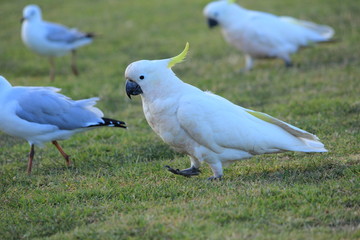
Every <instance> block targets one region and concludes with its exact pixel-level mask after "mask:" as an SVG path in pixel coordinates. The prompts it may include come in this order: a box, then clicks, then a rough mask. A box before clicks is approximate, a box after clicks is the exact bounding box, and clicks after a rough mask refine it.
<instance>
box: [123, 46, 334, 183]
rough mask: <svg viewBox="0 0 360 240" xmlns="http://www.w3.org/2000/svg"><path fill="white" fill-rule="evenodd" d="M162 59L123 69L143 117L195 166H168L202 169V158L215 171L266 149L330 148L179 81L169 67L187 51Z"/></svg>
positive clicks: (193, 171) (219, 173)
mask: <svg viewBox="0 0 360 240" xmlns="http://www.w3.org/2000/svg"><path fill="white" fill-rule="evenodd" d="M188 48H189V45H188V44H187V45H186V47H185V49H184V51H183V52H182V53H181V54H179V55H178V56H176V57H173V58H170V59H163V60H152V61H151V60H141V61H137V62H133V63H131V64H130V65H129V66H128V67H127V68H126V71H125V78H126V93H127V95H128V96H129V97H131V95H139V94H140V95H141V99H142V105H143V110H144V114H145V118H146V120H147V121H148V123H149V125H150V126H151V128H152V129H153V130H154V131H155V132H156V133H157V134H158V135H159V136H160V137H161V138H162V140H163V141H164V142H165V143H167V144H169V145H170V146H171V147H173V148H174V149H175V150H176V151H179V152H182V153H186V154H187V155H189V156H190V160H191V167H190V168H188V169H184V170H181V171H180V170H175V169H173V168H171V167H168V170H170V171H171V172H173V173H175V174H179V175H183V176H193V175H198V174H199V173H200V171H199V168H200V164H201V163H202V162H206V163H208V164H209V165H210V167H211V169H212V171H213V173H214V175H213V176H212V177H210V178H209V179H219V178H221V177H222V176H223V166H226V165H228V164H230V163H232V162H234V161H237V160H240V159H244V158H250V157H252V156H254V155H259V154H265V153H279V152H285V151H298V152H326V151H327V150H326V149H325V148H324V145H323V144H322V143H321V142H320V141H319V139H318V138H317V137H316V136H315V135H313V134H311V133H308V132H306V131H304V130H301V129H299V128H297V127H294V126H292V125H290V124H288V123H285V122H283V121H281V120H278V119H276V118H273V117H271V116H269V115H267V114H265V113H261V112H256V111H253V110H250V109H246V108H243V107H240V106H237V105H235V104H233V103H231V102H230V101H228V100H226V99H225V98H222V97H220V96H218V95H215V94H213V93H210V92H204V91H202V90H200V89H198V88H196V87H194V86H192V85H189V84H187V83H184V82H183V81H181V80H180V79H179V78H178V77H177V76H176V75H175V74H174V72H173V71H172V70H171V67H173V66H174V65H175V64H176V63H178V62H181V61H182V60H183V59H184V58H185V56H186V53H187V51H188Z"/></svg>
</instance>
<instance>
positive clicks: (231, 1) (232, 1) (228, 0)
mask: <svg viewBox="0 0 360 240" xmlns="http://www.w3.org/2000/svg"><path fill="white" fill-rule="evenodd" d="M227 2H228V3H229V4H231V3H234V2H236V0H227Z"/></svg>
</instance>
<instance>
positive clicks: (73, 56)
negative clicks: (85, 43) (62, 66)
mask: <svg viewBox="0 0 360 240" xmlns="http://www.w3.org/2000/svg"><path fill="white" fill-rule="evenodd" d="M71 70H72V72H73V74H74V75H75V76H78V75H79V71H78V69H77V67H76V50H72V51H71Z"/></svg>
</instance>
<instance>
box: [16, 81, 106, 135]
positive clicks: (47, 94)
mask: <svg viewBox="0 0 360 240" xmlns="http://www.w3.org/2000/svg"><path fill="white" fill-rule="evenodd" d="M57 90H58V89H56V88H39V87H34V88H28V89H27V91H26V93H25V94H22V95H21V96H20V97H19V98H18V108H17V109H16V112H15V113H16V114H17V116H18V117H20V118H22V119H24V120H26V121H29V122H35V123H39V124H49V125H54V126H56V127H58V128H59V129H62V130H74V129H78V128H85V127H88V126H89V125H92V124H96V123H101V122H103V120H102V119H101V117H102V116H103V115H102V112H101V111H100V110H99V109H98V108H95V107H94V106H93V105H94V104H95V103H96V101H97V98H90V99H84V100H79V101H74V100H72V99H70V98H68V97H66V96H64V95H62V94H59V93H57V92H56V91H57Z"/></svg>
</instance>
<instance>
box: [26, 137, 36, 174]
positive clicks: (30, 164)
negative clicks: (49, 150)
mask: <svg viewBox="0 0 360 240" xmlns="http://www.w3.org/2000/svg"><path fill="white" fill-rule="evenodd" d="M34 155H35V151H34V144H31V148H30V153H29V161H28V166H27V173H28V174H30V173H31V169H32V161H33V159H34Z"/></svg>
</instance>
